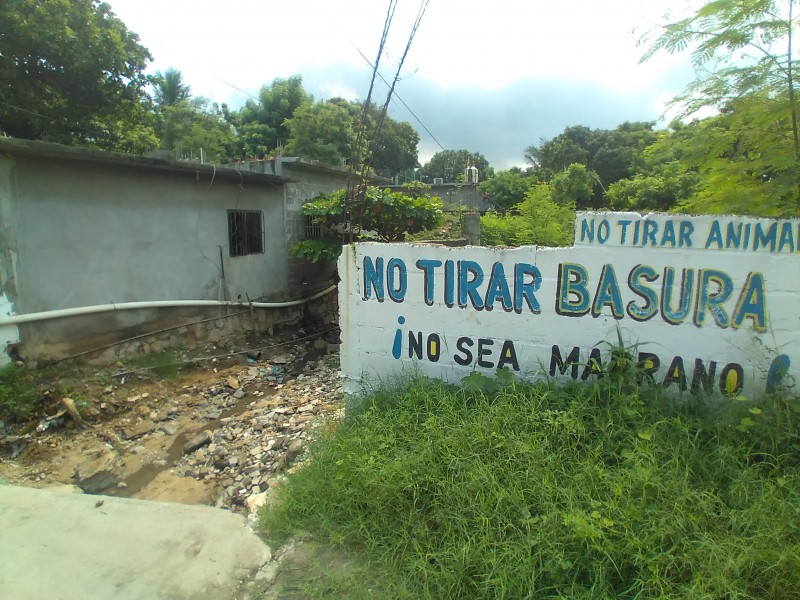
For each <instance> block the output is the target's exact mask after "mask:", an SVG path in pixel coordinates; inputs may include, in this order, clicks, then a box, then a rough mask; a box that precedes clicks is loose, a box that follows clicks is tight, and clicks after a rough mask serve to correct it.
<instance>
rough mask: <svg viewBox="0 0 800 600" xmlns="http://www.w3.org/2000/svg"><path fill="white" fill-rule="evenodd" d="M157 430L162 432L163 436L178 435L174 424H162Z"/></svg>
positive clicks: (176, 426)
mask: <svg viewBox="0 0 800 600" xmlns="http://www.w3.org/2000/svg"><path fill="white" fill-rule="evenodd" d="M159 429H160V430H161V431H163V432H164V434H165V435H175V434H176V433H178V425H177V424H176V423H163V424H162V425H161V427H159Z"/></svg>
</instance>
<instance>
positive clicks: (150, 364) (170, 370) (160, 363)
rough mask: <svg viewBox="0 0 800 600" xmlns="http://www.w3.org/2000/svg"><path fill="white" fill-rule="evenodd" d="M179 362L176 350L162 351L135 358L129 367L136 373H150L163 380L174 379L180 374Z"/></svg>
mask: <svg viewBox="0 0 800 600" xmlns="http://www.w3.org/2000/svg"><path fill="white" fill-rule="evenodd" d="M179 362H180V361H179V359H178V358H177V357H176V354H175V352H174V350H162V351H160V352H150V353H149V354H142V355H140V356H135V357H134V358H131V359H130V361H129V362H128V365H129V366H130V368H131V369H132V370H134V371H138V370H142V371H149V372H151V373H154V374H155V375H157V376H158V377H159V378H161V379H173V378H175V377H177V376H178V373H179V372H180V364H179Z"/></svg>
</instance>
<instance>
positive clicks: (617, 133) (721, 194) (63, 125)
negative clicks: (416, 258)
mask: <svg viewBox="0 0 800 600" xmlns="http://www.w3.org/2000/svg"><path fill="white" fill-rule="evenodd" d="M797 4H798V2H797V0H787V1H785V2H778V1H777V0H736V1H724V2H723V1H720V0H709V1H707V2H706V3H705V4H703V5H702V6H700V7H699V8H697V10H695V11H694V13H693V14H691V15H690V16H688V17H686V18H683V19H679V20H676V21H674V22H669V23H664V24H662V25H660V26H656V27H654V28H653V29H652V31H650V32H649V33H647V34H646V35H645V36H643V37H642V38H641V39H640V44H641V45H642V46H643V48H644V56H643V60H648V59H650V58H651V57H653V56H655V55H656V54H658V53H661V52H667V53H676V52H690V53H691V58H692V62H693V64H694V66H695V67H696V69H695V73H696V76H695V79H694V81H692V82H691V83H690V84H689V85H688V87H687V89H686V90H685V91H684V92H683V93H681V94H680V95H679V96H677V97H676V98H675V99H674V100H673V106H674V107H675V108H677V109H678V110H679V115H680V118H679V119H676V120H675V121H673V122H672V123H670V124H669V125H668V126H667V127H666V128H665V129H660V130H658V129H655V123H653V122H636V121H634V122H624V123H622V124H620V125H619V126H617V127H615V128H613V129H592V128H589V127H586V126H584V125H573V126H569V127H566V128H565V129H564V131H563V132H562V133H560V134H558V135H556V136H555V137H553V138H552V139H541V140H539V141H538V143H536V144H533V145H531V146H528V147H527V148H526V149H525V150H524V158H525V160H527V161H528V163H529V164H530V167H529V168H527V169H525V170H522V169H519V168H512V169H509V170H508V171H503V172H498V173H495V172H494V169H493V168H492V167H491V166H490V164H489V162H488V160H487V159H486V158H485V157H484V156H483V155H482V154H481V153H480V152H477V151H472V150H465V149H457V150H447V149H446V150H442V151H440V152H437V153H436V154H434V155H433V156H432V157H431V158H430V160H429V161H428V162H427V163H426V164H424V165H420V164H419V162H418V155H419V153H418V145H419V135H418V134H417V132H416V131H415V130H414V128H413V127H412V126H411V125H410V124H409V123H405V122H399V121H395V120H393V119H392V118H391V117H389V116H385V115H382V114H381V110H380V108H379V107H378V106H377V105H375V104H374V103H373V102H372V101H369V102H365V101H351V100H345V99H343V98H328V99H324V100H315V99H314V97H313V96H312V95H311V94H309V93H308V92H307V91H306V90H305V88H304V87H303V78H302V76H300V75H293V76H291V77H288V78H277V79H274V80H273V81H272V82H270V83H266V84H265V85H263V86H262V88H261V90H260V91H259V93H258V96H257V98H253V99H251V100H248V101H247V103H246V104H245V105H244V106H242V107H241V108H239V109H238V110H231V109H230V108H229V107H228V106H226V105H224V104H223V105H217V104H216V103H214V102H212V101H210V100H208V99H206V98H202V97H193V96H192V94H191V89H190V88H189V86H188V85H187V84H186V83H185V82H184V80H183V76H182V74H181V72H180V71H179V70H178V69H175V68H170V69H166V70H165V71H163V72H158V73H156V74H155V75H153V76H149V77H148V76H145V75H144V72H145V69H146V67H147V63H148V62H149V61H150V60H152V58H151V56H150V53H149V51H148V50H147V49H146V48H144V47H143V46H141V44H140V43H139V39H138V37H137V36H136V34H135V33H133V32H131V31H128V29H127V28H126V27H125V25H124V24H123V23H122V21H120V20H119V19H118V18H117V17H116V16H115V15H114V14H113V12H112V11H111V9H110V7H109V5H108V4H107V3H103V2H99V1H98V0H58V1H57V0H42V1H34V0H10V1H9V2H6V3H4V4H2V5H0V32H2V35H0V78H2V80H3V81H4V82H7V83H8V85H6V86H5V87H3V88H2V89H0V123H2V132H3V133H6V134H8V135H11V136H14V137H21V138H29V139H47V140H49V141H53V142H59V143H65V144H80V145H86V146H90V147H97V148H103V149H110V150H120V151H126V152H132V153H139V154H145V153H147V152H149V151H150V150H153V149H156V148H160V149H162V150H168V151H171V152H174V153H175V156H176V157H178V158H188V159H192V158H194V159H200V158H201V157H202V158H203V159H204V160H208V161H211V162H214V163H226V162H233V161H236V160H246V159H253V158H256V159H260V158H264V157H272V156H280V155H287V154H289V155H299V156H303V157H305V158H310V159H315V160H319V161H321V162H324V163H328V164H332V165H337V166H340V165H343V164H348V163H349V164H351V165H362V166H365V167H366V168H367V170H368V171H369V172H370V173H373V174H378V175H382V176H387V177H394V176H397V177H398V180H399V181H409V180H416V179H420V180H422V181H425V182H428V183H430V182H432V181H433V179H434V178H438V177H441V178H443V179H444V180H445V181H446V182H461V181H463V180H464V170H465V169H466V168H467V167H470V166H474V167H476V168H477V169H478V171H479V181H480V186H479V191H480V192H481V193H482V192H484V191H485V192H488V193H489V197H490V201H491V203H492V205H493V207H494V208H496V209H497V210H499V211H513V212H519V213H522V212H524V210H525V209H524V208H521V204H520V203H522V202H523V201H524V200H525V198H526V197H527V195H528V194H530V193H533V191H534V190H535V188H537V186H539V185H541V184H547V185H548V186H549V189H548V194H549V198H550V199H551V200H552V201H553V202H555V203H556V204H557V205H560V206H567V205H569V204H570V203H573V204H574V206H575V208H577V209H578V210H583V209H600V208H606V207H610V208H613V209H616V210H632V211H639V212H646V211H651V210H658V211H678V212H691V213H701V214H702V213H734V214H750V215H760V216H796V215H798V214H800V125H798V121H799V119H798V109H799V107H798V104H799V103H800V100H799V99H798V97H797V91H796V89H795V88H796V83H795V79H796V72H797V69H796V64H797V60H796V55H797V47H798V44H797V43H796V40H795V39H794V37H795V36H794V32H795V29H796V27H797V16H796V13H797ZM148 86H149V90H148ZM148 92H149V93H148ZM384 117H385V118H384ZM515 216H519V215H515ZM486 224H487V226H488V227H489V229H490V230H491V231H490V237H491V236H493V239H494V238H496V239H498V240H501V241H502V242H501V243H504V244H517V243H530V240H531V239H532V237H533V238H537V239H538V238H544V239H551V238H553V237H555V238H559V236H558V235H555V236H553V235H552V234H551V233H546V234H542V235H540V234H539V233H535V234H534V235H533V236H531V235H530V232H527V233H525V234H519V235H516V236H514V235H513V232H514V231H515V230H516V229H517V228H518V226H520V225H522V226H523V227H526V226H525V224H524V223H521V222H519V220H518V219H510V220H507V221H506V220H503V219H498V218H497V217H490V218H489V219H488V220H487V222H486ZM528 229H529V227H528ZM526 231H527V230H526ZM514 237H517V238H519V241H516V240H514V239H512V238H514ZM395 239H396V238H395ZM537 243H538V242H537ZM548 243H561V242H560V241H551V242H548ZM297 252H299V253H300V254H299V255H301V256H307V257H311V258H314V257H324V256H326V255H330V252H329V251H324V249H322V248H320V247H319V244H316V245H315V244H305V245H303V246H301V247H299V248H298V250H297Z"/></svg>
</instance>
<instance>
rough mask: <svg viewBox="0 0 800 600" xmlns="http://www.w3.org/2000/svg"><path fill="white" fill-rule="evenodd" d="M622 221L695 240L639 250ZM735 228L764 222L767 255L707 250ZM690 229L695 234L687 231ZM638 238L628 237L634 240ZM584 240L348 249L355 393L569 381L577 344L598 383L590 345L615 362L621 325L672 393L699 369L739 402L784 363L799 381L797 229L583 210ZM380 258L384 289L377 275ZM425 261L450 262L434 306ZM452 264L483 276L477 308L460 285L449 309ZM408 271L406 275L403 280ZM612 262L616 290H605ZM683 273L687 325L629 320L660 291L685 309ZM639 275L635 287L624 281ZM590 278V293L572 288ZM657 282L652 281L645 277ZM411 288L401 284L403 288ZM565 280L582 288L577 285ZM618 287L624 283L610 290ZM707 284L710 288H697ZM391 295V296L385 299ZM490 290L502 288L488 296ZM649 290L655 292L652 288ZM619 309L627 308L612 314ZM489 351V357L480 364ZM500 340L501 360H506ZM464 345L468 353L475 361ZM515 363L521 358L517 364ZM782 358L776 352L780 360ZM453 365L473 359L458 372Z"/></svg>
mask: <svg viewBox="0 0 800 600" xmlns="http://www.w3.org/2000/svg"><path fill="white" fill-rule="evenodd" d="M583 219H590V220H592V219H594V220H596V221H597V224H599V223H600V222H602V220H603V219H606V220H608V221H609V232H610V235H609V236H608V237H606V238H605V243H603V244H601V243H599V240H598V239H597V237H595V239H594V241H593V242H592V241H590V240H589V239H588V236H586V235H584V237H583V239H581V236H580V228H581V226H582V223H583ZM619 220H626V221H627V220H630V221H631V224H629V225H628V226H627V227H634V225H633V221H637V222H639V225H638V227H640V228H641V229H640V233H641V232H644V221H646V220H650V221H651V222H653V223H657V224H658V230H659V231H660V232H662V233H663V232H664V231H668V230H669V229H670V228H673V229H675V228H677V231H680V227H681V223H688V225H686V224H684V225H683V227H684V233H685V236H684V242H685V243H684V244H683V246H681V245H680V244H679V243H678V239H679V238H676V242H675V243H674V244H672V243H671V242H670V237H669V235H667V236H666V238H662V237H659V236H655V238H653V237H652V236H649V237H648V242H649V241H650V240H652V239H655V240H656V244H655V245H653V244H650V243H648V244H647V245H645V246H643V245H642V243H637V244H636V245H633V244H632V238H631V237H630V235H628V236H627V237H626V240H627V242H626V243H623V242H622V239H621V233H620V232H621V229H622V227H621V226H620V225H619V223H617V222H616V221H619ZM729 222H733V224H734V226H735V227H738V224H737V223H739V222H740V223H741V224H742V225H743V226H745V225H747V223H750V226H751V235H752V234H753V232H754V231H755V226H756V224H758V225H759V228H760V229H759V231H760V234H759V235H760V236H761V242H760V243H759V245H758V249H756V248H755V247H754V242H752V240H751V241H750V243H749V245H747V244H744V243H742V242H740V243H739V248H738V249H736V248H735V247H733V246H731V247H729V248H727V249H726V247H725V246H726V241H725V239H724V236H723V239H722V243H721V246H722V249H720V248H719V247H718V246H719V245H720V244H718V243H717V242H716V234H714V239H713V240H712V243H711V244H710V245H709V244H708V243H707V242H708V239H709V232H714V231H716V230H717V229H719V230H720V231H723V233H724V232H727V227H728V223H729ZM668 223H669V224H668ZM597 224H596V225H595V227H597ZM690 226H691V229H692V232H691V233H686V232H688V231H689V228H690ZM773 226H774V230H773V229H771V228H772V227H773ZM595 231H597V229H595ZM632 231H633V229H629V230H628V233H629V234H630V233H631V232H632ZM653 231H654V225H649V226H648V233H653ZM771 231H775V244H774V246H773V245H772V243H771V241H770V239H769V237H770V233H769V232H771ZM576 232H577V234H578V235H577V236H576V240H577V245H576V246H575V247H573V248H554V249H549V248H536V247H523V248H517V249H499V248H479V247H466V248H445V247H440V246H419V245H410V244H374V243H369V244H366V243H365V244H356V245H354V246H351V247H347V248H345V251H344V252H343V254H342V257H341V258H340V261H339V273H340V276H341V278H342V282H341V284H340V291H339V295H340V312H341V328H342V368H343V371H344V374H345V377H346V391H347V392H348V393H351V394H353V393H358V392H359V391H360V390H361V386H362V384H364V383H368V382H371V381H375V380H380V379H385V378H387V377H392V376H394V375H396V374H398V373H402V372H409V371H418V372H420V373H423V374H426V375H430V376H434V377H440V378H443V379H446V380H448V381H458V380H460V379H462V378H463V377H465V376H466V375H468V374H469V373H470V372H471V371H473V370H477V371H480V372H483V373H486V374H492V373H493V372H494V369H495V367H496V366H497V365H498V363H504V364H505V366H508V367H509V368H512V370H514V371H515V373H516V374H517V375H518V376H520V377H524V378H526V379H531V378H537V377H541V376H544V375H548V374H550V373H551V371H553V367H555V374H556V376H558V377H562V378H569V377H572V376H573V370H572V368H570V367H568V366H567V367H561V366H559V365H557V361H554V360H553V356H554V353H557V354H559V355H560V356H561V358H562V359H563V360H564V361H566V360H567V357H568V355H569V354H570V353H571V352H572V351H573V349H574V348H579V351H578V353H579V361H578V362H579V363H580V366H578V367H576V371H575V374H576V375H577V378H578V379H581V378H582V376H583V375H584V374H585V375H587V378H588V379H591V378H592V377H593V375H591V374H590V371H587V370H586V365H587V364H588V363H589V358H590V355H591V353H592V350H593V349H596V350H595V354H596V355H597V353H599V354H600V356H601V359H602V360H604V361H605V360H606V359H607V357H608V353H609V350H610V348H611V346H610V344H613V343H615V342H616V340H617V334H618V331H619V333H620V334H621V336H622V338H623V340H624V342H625V343H626V344H627V345H629V346H631V347H634V348H635V352H636V353H639V352H641V353H650V354H652V355H655V357H657V361H658V362H660V367H659V368H658V369H657V370H655V372H654V377H655V379H656V381H658V382H659V383H666V385H667V387H668V388H669V389H670V390H672V391H674V392H679V391H680V387H681V375H682V374H683V375H684V376H685V384H686V387H687V389H690V388H691V384H692V380H693V379H695V380H696V382H697V384H698V385H700V386H701V387H702V386H703V385H704V384H705V382H706V381H708V380H711V378H708V377H700V376H698V377H695V376H694V372H695V368H696V362H697V361H700V363H701V365H702V368H703V369H704V370H705V375H706V376H707V375H708V373H709V371H711V370H712V369H713V371H714V377H713V381H712V383H713V386H712V390H713V393H715V394H719V393H720V389H722V390H729V389H735V388H738V387H739V386H740V385H741V390H740V391H737V392H736V393H737V394H739V395H744V396H746V397H754V396H757V395H759V394H761V393H763V392H764V390H765V389H766V387H767V379H768V374H769V372H770V369H771V368H772V370H773V371H775V370H776V369H777V368H778V367H780V366H781V365H785V364H786V363H787V362H788V363H790V366H789V372H788V375H787V377H784V378H783V380H782V385H793V383H794V381H793V380H794V378H796V377H797V376H798V374H799V373H798V371H799V369H798V366H800V307H798V304H797V300H796V297H797V292H798V286H799V285H800V260H799V259H800V256H799V255H800V252H798V248H797V244H798V237H800V235H799V234H800V222H798V221H772V220H768V219H757V220H753V219H741V220H739V219H737V218H736V217H724V218H722V217H720V218H715V217H710V216H708V217H686V216H682V215H648V216H646V217H641V216H639V215H633V214H629V213H624V214H623V213H602V214H591V213H582V214H579V215H578V218H577V220H576ZM614 232H616V233H614ZM790 232H791V233H790ZM614 235H616V238H615V237H614ZM653 235H655V234H653ZM764 236H766V242H765V241H764V239H765V237H764ZM790 237H791V238H792V239H791V240H790V239H789V238H790ZM615 239H616V242H615ZM637 241H640V240H637ZM687 241H691V242H692V243H691V246H690V245H688V243H686V242H687ZM661 242H663V243H661ZM673 246H674V247H673ZM707 246H708V247H707ZM765 246H766V247H765ZM391 259H394V260H393V262H392V265H393V267H392V269H390V271H391V272H392V274H393V281H390V280H389V276H388V275H387V274H386V270H387V266H388V264H389V261H390V260H391ZM381 260H382V261H383V282H382V285H381V282H380V281H379V278H378V277H376V276H374V274H373V273H372V271H371V269H372V267H373V266H376V265H377V264H379V263H380V261H381ZM420 260H422V261H441V262H442V265H443V266H441V267H438V268H435V269H433V270H431V269H432V267H428V268H427V270H428V271H429V272H432V274H433V275H432V277H431V282H430V283H429V284H428V291H429V292H431V296H432V297H430V298H427V300H428V301H429V302H426V297H425V296H426V287H425V281H424V278H425V272H426V267H425V265H426V264H430V263H425V262H422V263H419V262H418V261H420ZM445 261H453V265H454V269H455V270H456V271H457V270H458V265H459V263H460V264H461V266H462V267H464V266H471V267H473V268H475V269H480V270H482V272H483V273H484V278H485V279H484V281H483V283H481V284H480V285H476V286H475V292H473V295H474V296H475V298H474V301H472V300H469V299H468V301H467V303H466V306H459V298H458V289H457V288H458V285H457V279H458V278H457V277H456V290H455V297H454V298H453V300H454V302H453V306H452V307H448V306H447V300H448V299H447V297H446V293H445V287H446V281H445V280H446V275H445V272H444V271H445V268H444V263H445ZM467 261H473V262H472V263H470V262H467ZM401 265H402V266H401ZM494 265H502V267H495V268H496V269H498V270H499V269H500V268H503V269H504V270H505V277H499V275H498V276H496V277H495V278H494V279H491V278H490V274H491V272H492V269H493V266H494ZM515 265H527V266H524V267H522V268H523V269H527V270H529V271H538V273H540V275H541V281H540V285H539V286H538V289H536V290H535V291H533V287H535V286H532V285H530V284H529V282H530V281H531V280H532V279H533V277H532V276H525V277H523V279H522V283H523V284H526V285H527V287H526V289H527V290H528V292H529V293H531V292H532V293H533V296H535V298H536V301H538V307H534V308H536V309H537V310H538V312H537V311H536V310H532V309H531V307H530V306H529V305H528V302H527V301H526V300H525V299H524V296H520V297H519V298H518V299H519V300H522V301H521V302H517V304H518V305H519V306H517V307H514V306H513V304H514V279H515V278H514V275H513V274H514V270H515ZM365 266H366V268H367V274H366V276H365ZM403 267H404V268H405V270H406V277H405V279H403V278H402V277H401V276H400V273H401V271H402V268H403ZM604 268H605V272H606V276H605V283H606V284H607V285H604V286H600V287H601V288H602V289H600V290H598V284H599V282H600V278H601V273H602V272H603V270H604ZM665 268H668V269H669V268H672V269H674V272H675V274H676V275H677V280H676V282H674V285H673V286H672V287H671V288H669V289H666V290H662V283H663V281H664V279H665V271H664V270H665ZM684 269H686V273H687V275H689V274H691V280H692V282H693V288H692V293H691V294H690V295H687V298H688V299H689V309H690V310H689V312H688V314H687V315H686V317H685V318H683V319H673V320H674V321H675V323H674V324H673V323H670V322H669V321H668V320H667V319H665V317H664V316H663V315H664V311H663V310H662V307H661V306H660V305H659V306H658V307H657V309H656V310H655V311H653V310H652V309H651V310H644V311H643V313H644V314H639V315H637V316H638V317H639V318H645V320H641V321H638V320H636V319H635V318H633V317H632V316H631V315H632V314H633V315H636V309H637V308H638V309H639V310H640V311H641V309H646V308H647V305H648V302H647V301H646V300H645V296H646V295H652V297H653V299H657V301H658V302H660V299H661V297H662V296H663V295H664V293H663V292H666V293H668V294H671V295H672V301H673V309H674V308H676V307H677V305H678V303H679V300H680V298H679V295H680V288H681V285H680V281H681V277H682V275H683V273H684ZM632 272H633V274H634V277H633V281H632V285H631V284H629V281H628V279H629V277H630V276H631V273H632ZM498 273H499V271H498ZM559 273H561V275H562V277H561V281H560V280H559ZM474 274H475V271H471V272H470V273H469V274H468V277H467V281H469V280H471V279H473V277H474V276H475V275H474ZM584 274H585V277H586V279H587V281H586V285H585V286H581V285H580V284H579V283H574V282H575V281H576V280H577V279H579V277H580V276H581V275H584ZM703 274H704V275H703ZM648 278H651V279H653V281H652V282H648V281H647V279H648ZM402 281H405V284H404V285H405V288H404V289H403V284H402V283H401V282H402ZM490 281H491V282H492V284H491V285H490ZM567 281H572V282H573V283H572V284H571V285H570V284H567V283H566V282H567ZM614 281H616V284H617V285H612V282H614ZM703 281H704V282H705V285H701V283H702V282H703ZM365 283H366V284H367V285H366V287H365ZM506 285H507V286H508V292H509V296H510V301H511V304H512V306H508V307H504V306H503V301H502V299H503V297H504V292H505V286H506ZM376 288H377V289H380V290H382V291H383V294H384V298H383V301H380V300H379V299H378V298H377V295H378V293H377V291H376ZM390 288H391V289H392V290H393V294H389V289H390ZM489 288H493V289H494V290H495V292H496V293H494V294H490V293H488V290H489ZM581 289H584V291H585V294H586V296H587V298H588V303H589V305H590V306H588V307H587V308H588V312H587V313H586V314H578V313H581V312H582V308H583V307H582V306H581V305H580V302H579V300H581V297H580V296H581ZM643 289H646V290H651V292H647V291H645V292H642V290H643ZM636 290H639V292H640V293H637V292H636ZM698 290H700V291H699V292H698ZM598 291H599V292H600V293H599V298H598ZM743 292H744V293H743ZM487 294H488V295H487ZM559 294H561V296H562V298H561V299H559ZM719 294H723V295H725V294H729V297H728V298H727V299H725V300H723V299H722V297H720V296H719ZM392 295H393V296H394V298H392ZM492 296H494V298H492ZM487 299H488V300H493V302H492V304H493V307H492V310H487V309H486V308H485V307H484V306H480V305H481V304H485V303H486V302H487ZM698 302H699V305H700V309H699V310H698V309H697V308H696V307H697V306H698ZM592 304H596V306H595V309H597V310H596V311H594V312H596V314H593V311H592V307H591V305H592ZM476 305H477V306H476ZM704 305H705V307H704ZM715 305H718V306H715ZM515 308H518V309H520V310H519V311H516V310H515ZM615 308H616V309H619V308H621V312H619V314H617V315H616V316H615V315H614V314H613V312H614V309H615ZM673 312H675V311H673ZM678 316H679V315H678ZM734 317H738V321H739V322H738V323H734V322H733V320H734ZM409 332H412V333H411V335H412V339H417V337H416V336H417V335H418V334H419V333H420V332H421V334H422V339H423V341H427V340H428V337H429V336H432V337H431V341H432V342H436V341H437V337H436V336H438V345H437V348H436V349H435V350H434V351H433V352H432V356H431V358H436V356H437V355H438V359H437V360H435V361H434V360H431V359H429V357H428V356H427V352H425V351H423V356H422V358H419V357H418V355H417V353H416V351H415V350H413V349H412V350H411V351H410V349H409ZM396 340H399V352H396V353H395V355H393V348H394V344H395V341H396ZM480 340H484V341H483V342H481V341H480ZM507 342H508V343H507ZM479 346H480V347H481V348H482V349H483V352H484V354H483V355H482V356H481V361H480V363H479V361H478V356H477V350H478V347H479ZM504 346H505V348H506V353H505V358H503V357H502V356H501V349H502V348H503V347H504ZM554 346H555V347H556V350H555V352H554ZM465 350H469V351H471V355H472V356H471V357H470V356H468V353H467V352H465ZM512 355H513V358H514V359H516V360H515V361H514V360H511V358H512ZM776 357H780V358H777V360H776ZM468 358H469V360H467V359H468ZM643 358H648V360H650V361H651V362H648V363H647V365H648V366H650V365H653V363H652V357H651V356H649V357H648V356H645V355H643ZM457 359H458V360H460V361H461V362H464V363H466V364H458V360H457ZM515 363H516V364H515ZM712 363H713V364H712ZM773 363H774V364H773ZM562 368H563V369H564V373H563V374H562V373H561V370H562ZM778 370H779V369H778ZM700 375H703V373H702V372H701V373H700Z"/></svg>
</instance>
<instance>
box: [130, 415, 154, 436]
mask: <svg viewBox="0 0 800 600" xmlns="http://www.w3.org/2000/svg"><path fill="white" fill-rule="evenodd" d="M155 430H156V424H155V423H153V422H152V421H151V420H150V419H144V420H143V421H140V422H139V423H137V424H136V425H133V426H131V427H126V428H125V429H123V430H122V433H123V434H124V435H125V437H126V438H127V439H129V440H133V439H136V438H139V437H142V436H143V435H145V434H148V433H151V432H153V431H155Z"/></svg>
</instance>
